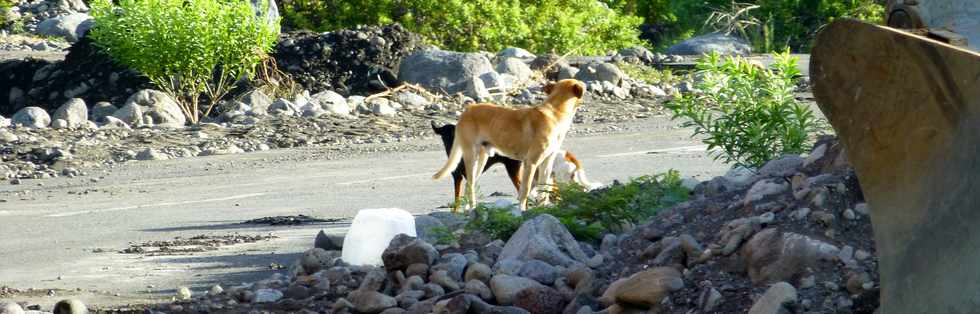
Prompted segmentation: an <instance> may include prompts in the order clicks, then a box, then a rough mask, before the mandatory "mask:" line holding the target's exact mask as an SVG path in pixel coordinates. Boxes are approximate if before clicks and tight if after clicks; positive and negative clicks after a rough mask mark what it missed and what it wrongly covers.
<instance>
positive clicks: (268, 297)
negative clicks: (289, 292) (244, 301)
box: [255, 289, 283, 303]
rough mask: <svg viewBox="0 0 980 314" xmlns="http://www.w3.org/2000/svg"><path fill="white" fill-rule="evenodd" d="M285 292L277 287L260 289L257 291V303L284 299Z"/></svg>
mask: <svg viewBox="0 0 980 314" xmlns="http://www.w3.org/2000/svg"><path fill="white" fill-rule="evenodd" d="M282 297H283V294H282V292H279V290H276V289H259V290H257V291H255V303H273V302H276V301H279V299H282Z"/></svg>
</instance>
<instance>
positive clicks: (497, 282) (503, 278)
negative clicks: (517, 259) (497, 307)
mask: <svg viewBox="0 0 980 314" xmlns="http://www.w3.org/2000/svg"><path fill="white" fill-rule="evenodd" d="M531 287H543V286H542V285H541V284H540V283H538V282H537V281H534V280H531V279H527V278H522V277H517V276H511V275H496V276H493V278H492V279H490V290H491V291H493V295H494V297H496V300H497V303H499V304H503V305H511V304H513V303H514V300H515V299H516V298H517V294H518V293H520V292H521V291H522V290H524V289H527V288H531Z"/></svg>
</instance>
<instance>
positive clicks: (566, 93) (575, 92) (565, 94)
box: [543, 79, 585, 107]
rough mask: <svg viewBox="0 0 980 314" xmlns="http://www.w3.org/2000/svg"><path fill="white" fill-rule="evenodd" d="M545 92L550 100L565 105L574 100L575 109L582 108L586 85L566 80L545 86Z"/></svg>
mask: <svg viewBox="0 0 980 314" xmlns="http://www.w3.org/2000/svg"><path fill="white" fill-rule="evenodd" d="M543 90H544V92H545V93H546V94H548V99H549V100H555V101H557V102H562V103H563V102H565V101H568V100H571V99H574V100H575V107H578V106H580V105H581V103H582V97H585V83H582V81H579V80H574V79H565V80H561V81H558V82H551V83H548V84H546V85H545V86H544V88H543Z"/></svg>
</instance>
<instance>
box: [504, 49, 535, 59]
mask: <svg viewBox="0 0 980 314" xmlns="http://www.w3.org/2000/svg"><path fill="white" fill-rule="evenodd" d="M497 57H498V58H501V59H507V58H518V59H534V58H535V57H536V56H535V55H534V54H533V53H531V52H529V51H527V50H524V49H522V48H517V47H507V48H504V49H503V50H501V51H500V52H498V53H497Z"/></svg>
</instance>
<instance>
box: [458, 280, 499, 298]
mask: <svg viewBox="0 0 980 314" xmlns="http://www.w3.org/2000/svg"><path fill="white" fill-rule="evenodd" d="M463 290H464V291H466V293H472V294H475V295H477V296H479V297H480V299H483V300H484V301H490V300H491V299H493V292H492V291H490V287H487V284H485V283H483V281H480V280H476V279H473V280H470V281H467V282H466V285H465V286H464V287H463Z"/></svg>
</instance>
